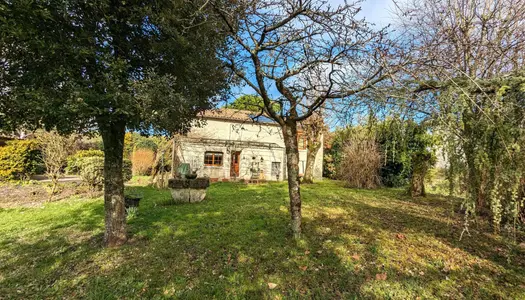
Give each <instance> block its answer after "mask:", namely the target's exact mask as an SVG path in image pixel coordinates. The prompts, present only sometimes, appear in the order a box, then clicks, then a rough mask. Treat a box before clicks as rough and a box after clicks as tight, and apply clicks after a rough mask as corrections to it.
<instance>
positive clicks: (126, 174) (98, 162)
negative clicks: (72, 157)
mask: <svg viewBox="0 0 525 300" xmlns="http://www.w3.org/2000/svg"><path fill="white" fill-rule="evenodd" d="M77 166H78V168H79V175H80V177H81V178H82V181H83V182H84V183H85V184H87V185H88V186H89V187H90V189H91V191H96V190H100V189H101V188H102V186H103V185H104V157H100V156H91V157H82V158H80V159H78V161H77ZM122 176H123V178H124V181H129V180H130V179H131V177H132V172H131V161H129V160H127V159H125V160H124V162H123V165H122Z"/></svg>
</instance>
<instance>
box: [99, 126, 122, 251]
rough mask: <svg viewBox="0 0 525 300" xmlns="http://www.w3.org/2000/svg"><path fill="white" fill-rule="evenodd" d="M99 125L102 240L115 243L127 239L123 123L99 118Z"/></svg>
mask: <svg viewBox="0 0 525 300" xmlns="http://www.w3.org/2000/svg"><path fill="white" fill-rule="evenodd" d="M99 128H100V134H101V136H102V141H103V143H104V209H105V224H106V231H105V233H104V242H105V244H106V246H107V247H117V246H120V245H122V244H124V243H125V242H126V239H127V237H126V213H125V207H124V180H123V176H122V160H123V156H124V135H125V129H126V123H125V122H124V121H118V122H113V123H109V124H108V123H102V122H99Z"/></svg>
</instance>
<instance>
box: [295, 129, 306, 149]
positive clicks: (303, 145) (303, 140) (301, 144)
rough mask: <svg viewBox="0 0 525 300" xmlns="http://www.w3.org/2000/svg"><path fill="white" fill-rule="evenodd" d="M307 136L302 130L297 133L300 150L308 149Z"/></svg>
mask: <svg viewBox="0 0 525 300" xmlns="http://www.w3.org/2000/svg"><path fill="white" fill-rule="evenodd" d="M306 145H307V142H306V136H305V135H304V133H302V132H298V133H297V146H298V148H299V150H306Z"/></svg>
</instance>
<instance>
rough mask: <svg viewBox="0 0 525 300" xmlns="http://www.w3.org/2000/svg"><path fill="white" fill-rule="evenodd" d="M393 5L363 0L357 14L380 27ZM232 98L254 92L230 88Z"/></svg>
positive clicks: (388, 19) (383, 0) (388, 20)
mask: <svg viewBox="0 0 525 300" xmlns="http://www.w3.org/2000/svg"><path fill="white" fill-rule="evenodd" d="M328 2H329V3H330V4H331V5H332V6H336V5H338V4H342V3H344V0H329V1H328ZM394 8H395V5H394V2H393V0H364V2H362V3H361V12H359V16H360V17H362V18H365V19H366V20H367V21H368V22H370V23H374V24H375V26H376V27H377V28H382V27H385V26H387V25H388V24H389V23H392V16H391V13H392V11H393V10H394ZM232 92H233V95H232V96H233V97H232V100H233V99H235V98H237V97H238V96H241V95H244V94H255V91H254V90H253V89H251V88H250V87H247V86H241V87H235V88H233V89H232Z"/></svg>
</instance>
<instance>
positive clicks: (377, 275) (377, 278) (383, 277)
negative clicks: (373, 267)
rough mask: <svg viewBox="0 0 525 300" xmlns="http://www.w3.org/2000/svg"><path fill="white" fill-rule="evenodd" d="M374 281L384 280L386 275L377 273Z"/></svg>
mask: <svg viewBox="0 0 525 300" xmlns="http://www.w3.org/2000/svg"><path fill="white" fill-rule="evenodd" d="M376 280H386V273H377V274H376Z"/></svg>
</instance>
